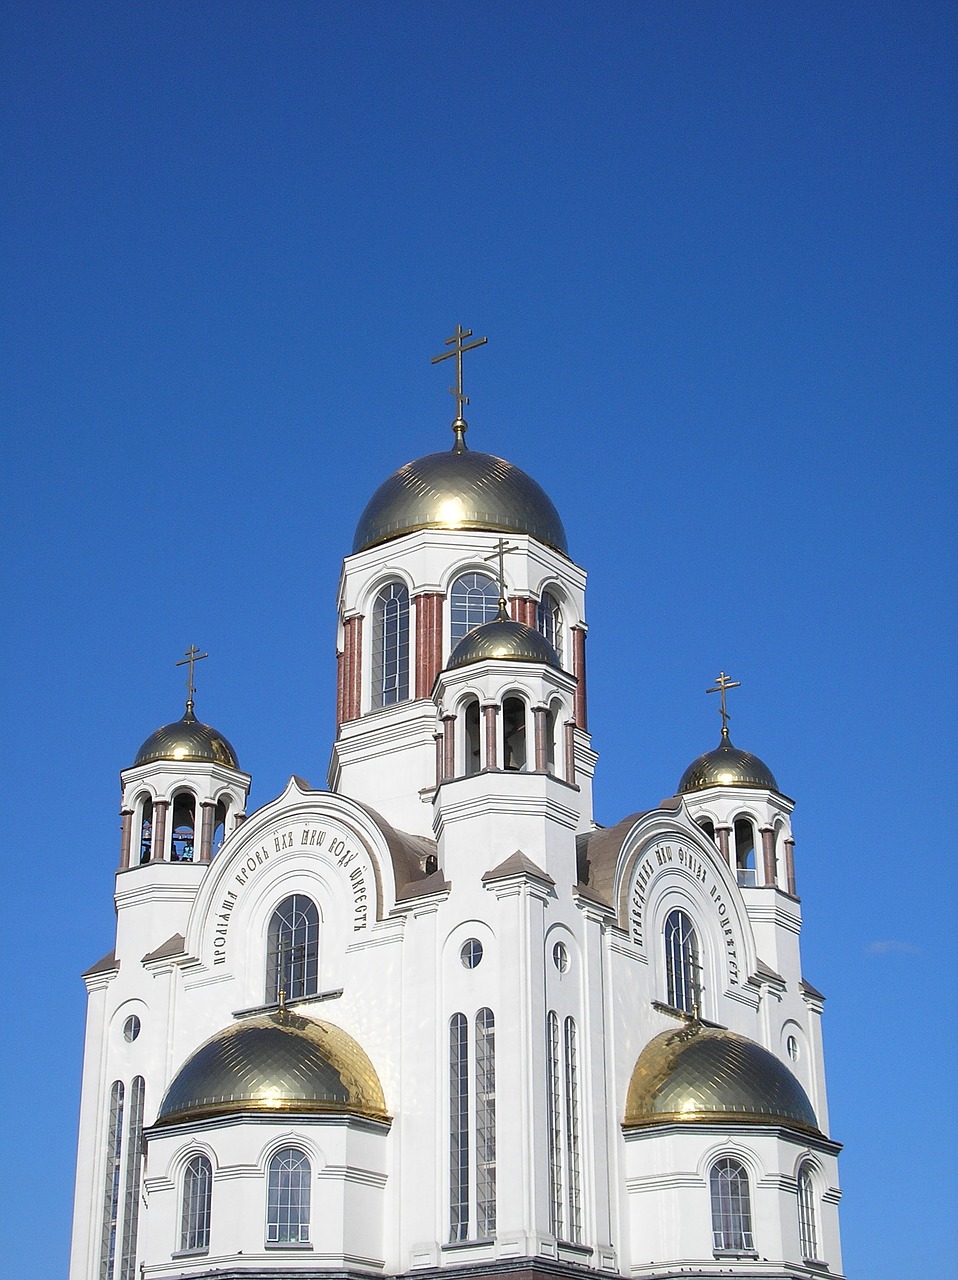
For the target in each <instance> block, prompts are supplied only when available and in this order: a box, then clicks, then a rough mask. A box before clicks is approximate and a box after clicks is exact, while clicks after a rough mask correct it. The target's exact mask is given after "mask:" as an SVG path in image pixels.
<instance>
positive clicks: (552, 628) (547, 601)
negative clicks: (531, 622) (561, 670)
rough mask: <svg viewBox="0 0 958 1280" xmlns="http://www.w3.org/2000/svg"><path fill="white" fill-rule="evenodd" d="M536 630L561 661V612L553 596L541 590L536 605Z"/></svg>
mask: <svg viewBox="0 0 958 1280" xmlns="http://www.w3.org/2000/svg"><path fill="white" fill-rule="evenodd" d="M536 630H537V631H540V632H541V633H542V635H544V636H545V638H546V639H547V640H548V641H549V643H550V644H551V645H552V647H553V649H555V651H556V653H557V654H558V655H559V661H560V662H561V661H562V614H561V613H560V612H559V603H558V601H557V600H556V598H555V596H553V595H551V594H550V593H549V592H548V591H543V593H542V599H541V600H540V601H539V603H538V604H537V605H536Z"/></svg>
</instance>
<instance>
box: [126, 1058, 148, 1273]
mask: <svg viewBox="0 0 958 1280" xmlns="http://www.w3.org/2000/svg"><path fill="white" fill-rule="evenodd" d="M145 1088H146V1084H145V1081H144V1079H143V1077H142V1076H134V1077H133V1084H132V1085H131V1086H130V1108H129V1110H130V1118H129V1120H128V1121H127V1125H128V1128H127V1137H126V1185H125V1188H124V1194H123V1247H122V1249H121V1252H120V1280H133V1277H134V1276H135V1274H136V1231H137V1225H138V1222H139V1217H140V1179H141V1177H142V1174H143V1095H144V1092H145Z"/></svg>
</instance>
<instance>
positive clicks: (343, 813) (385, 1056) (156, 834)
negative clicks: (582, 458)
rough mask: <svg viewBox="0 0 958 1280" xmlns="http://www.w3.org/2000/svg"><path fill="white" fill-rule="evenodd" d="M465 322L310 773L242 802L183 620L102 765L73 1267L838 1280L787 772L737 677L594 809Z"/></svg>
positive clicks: (361, 537)
mask: <svg viewBox="0 0 958 1280" xmlns="http://www.w3.org/2000/svg"><path fill="white" fill-rule="evenodd" d="M471 337H472V333H471V331H470V330H463V329H462V328H461V327H457V330H456V333H455V334H454V335H453V337H452V338H450V339H448V341H447V343H446V347H447V348H448V349H447V350H445V351H444V352H443V353H442V354H441V355H440V356H437V357H436V361H438V360H440V359H446V358H447V357H448V358H452V359H454V360H455V368H456V375H457V376H456V386H455V387H454V388H452V390H453V394H454V396H455V398H456V417H455V420H454V422H453V443H452V447H451V449H448V450H442V451H440V452H437V453H433V454H430V455H429V456H427V457H424V458H420V459H418V460H416V461H413V462H410V463H407V464H406V465H405V466H403V467H401V468H400V469H399V470H398V471H397V472H395V474H393V475H391V476H390V477H389V478H388V479H386V480H385V481H384V482H383V483H382V484H381V485H380V486H379V488H378V489H377V490H376V491H375V492H374V493H373V495H372V497H371V498H370V499H369V502H368V504H367V506H366V508H365V510H364V511H363V512H362V514H361V516H360V518H359V522H358V525H357V527H356V534H355V538H354V541H353V545H352V549H351V551H350V552H349V554H348V555H347V556H346V558H345V560H344V562H343V569H342V576H341V579H340V583H339V592H338V598H337V601H336V609H337V613H338V622H337V628H338V630H337V646H336V649H337V662H338V671H337V686H336V687H337V705H336V725H337V728H336V737H335V741H334V742H333V744H332V750H331V758H330V765H329V772H328V777H327V786H326V788H325V789H316V788H315V787H313V786H311V785H310V784H309V783H307V782H305V781H304V780H302V779H301V778H298V777H295V776H294V777H291V778H290V779H289V782H288V784H287V786H286V788H285V790H284V791H283V793H282V794H281V795H279V796H277V797H276V798H275V799H272V800H270V801H269V802H268V803H266V804H264V805H263V806H262V807H261V808H259V809H257V810H256V811H255V812H250V811H248V808H247V797H248V794H249V788H250V783H251V778H250V775H249V774H247V773H244V772H243V770H242V768H241V766H240V755H238V754H237V751H236V749H234V747H233V745H232V744H231V743H230V741H229V740H228V739H227V737H225V736H224V734H223V733H221V732H220V731H219V730H217V729H214V728H212V727H211V726H210V725H208V724H205V723H203V722H202V721H201V720H200V719H198V718H197V715H196V705H195V698H194V692H195V685H194V679H193V672H194V663H195V662H196V661H199V660H200V659H201V658H202V657H204V656H205V655H203V654H201V653H200V652H199V651H198V650H197V649H196V648H195V647H193V646H191V648H190V649H189V650H188V652H187V655H186V658H185V659H184V662H185V663H187V664H188V667H189V680H188V686H187V687H188V697H187V701H186V708H185V711H184V714H183V715H182V717H181V718H180V719H178V720H174V721H173V722H172V723H170V724H166V725H164V726H163V727H162V728H159V729H157V730H156V731H155V732H154V733H152V734H150V736H149V737H147V738H146V740H145V741H144V742H143V744H142V746H141V747H140V748H139V750H138V751H137V752H136V753H135V755H134V754H133V752H132V751H131V756H132V761H131V763H130V764H129V766H128V767H126V768H123V769H122V771H121V773H120V782H121V788H122V799H121V812H122V836H121V847H120V850H119V860H118V870H117V873H116V885H115V904H116V940H115V946H114V947H113V948H112V949H111V950H110V952H109V953H108V954H107V955H106V956H104V958H103V959H102V960H100V961H99V962H98V963H96V964H94V965H93V966H92V967H91V968H90V969H88V970H87V971H86V973H85V974H84V975H83V977H84V982H85V984H86V988H87V993H88V1012H87V1025H86V1038H85V1046H84V1062H83V1084H82V1096H81V1109H80V1127H79V1150H78V1160H77V1167H78V1176H77V1189H76V1203H75V1217H74V1227H73V1242H72V1258H71V1280H173V1278H174V1277H176V1278H178V1277H189V1278H191V1280H200V1278H204V1280H205V1278H207V1277H213V1276H216V1277H217V1278H218V1280H241V1278H247V1280H287V1278H290V1277H296V1278H300V1277H302V1278H304V1280H305V1278H306V1277H310V1278H312V1277H336V1278H337V1280H345V1277H347V1276H348V1277H355V1278H357V1280H359V1278H360V1277H374V1276H386V1277H398V1276H403V1277H411V1276H413V1275H419V1276H422V1277H423V1278H424V1280H425V1278H426V1277H431V1278H434V1277H436V1276H437V1275H438V1273H440V1272H445V1273H448V1274H450V1275H455V1276H457V1277H462V1280H467V1278H470V1280H471V1278H472V1277H479V1276H484V1275H489V1276H493V1275H494V1276H497V1277H502V1278H503V1280H520V1277H521V1280H533V1277H536V1276H540V1277H543V1278H545V1277H557V1278H558V1277H568V1278H570V1280H572V1278H573V1277H580V1278H581V1280H588V1278H590V1277H602V1276H604V1277H615V1276H631V1277H648V1280H671V1278H672V1277H678V1276H682V1277H699V1278H701V1280H713V1278H717V1277H720V1276H721V1277H728V1276H748V1277H752V1278H758V1280H773V1278H774V1280H786V1278H795V1280H797V1278H799V1277H815V1276H826V1275H828V1276H831V1277H840V1275H841V1269H842V1268H841V1252H840V1244H839V1226H838V1203H839V1199H840V1194H841V1193H840V1190H839V1182H838V1168H837V1157H838V1152H839V1146H838V1144H837V1143H836V1142H835V1141H833V1140H832V1138H831V1137H830V1136H829V1126H828V1107H827V1100H826V1088H825V1068H824V1058H823V1049H822V1032H821V1021H822V1010H823V1003H824V997H823V996H822V994H821V993H820V992H818V991H817V990H816V989H815V988H814V987H813V986H812V985H811V984H810V983H808V982H807V981H805V979H804V977H803V975H802V967H801V958H800V950H799V938H800V933H801V925H802V912H801V905H800V899H799V896H798V892H797V872H798V870H799V868H797V865H796V857H795V842H794V839H793V836H792V826H791V815H792V809H793V807H794V802H793V801H792V800H791V799H789V798H788V796H786V795H785V794H784V793H783V792H782V791H781V790H780V789H779V786H778V783H777V781H776V778H775V776H774V774H773V773H772V772H771V770H770V769H769V767H768V766H767V765H766V764H764V763H763V762H762V761H761V760H760V759H758V757H756V756H755V755H753V754H751V753H749V752H748V751H744V750H742V749H741V748H739V747H737V746H734V745H733V744H732V741H731V738H730V735H729V731H728V723H727V714H726V702H725V700H726V694H727V691H728V690H729V689H731V688H733V687H734V685H735V683H736V682H735V681H732V680H731V679H730V678H729V677H728V676H727V675H725V673H724V672H723V673H721V674H720V675H719V677H718V679H717V680H716V682H715V687H714V690H713V691H714V692H716V693H718V695H719V700H720V705H721V711H722V725H723V727H722V733H721V738H720V740H719V742H718V745H717V746H715V747H714V748H713V749H711V750H708V751H706V752H705V753H704V754H703V755H701V756H700V757H699V758H698V759H696V760H695V761H693V762H692V763H691V764H690V765H689V766H688V768H687V769H686V770H685V772H684V773H683V774H682V776H681V778H679V779H677V785H676V789H675V794H674V796H672V797H671V798H670V799H667V800H665V801H663V802H662V803H661V804H659V805H658V806H657V807H652V808H648V807H645V808H643V807H641V806H642V805H643V803H645V802H647V801H648V799H649V798H648V797H636V811H635V812H634V813H631V814H629V815H628V816H623V817H622V819H621V820H620V821H618V822H617V823H616V824H615V825H614V826H609V827H600V826H598V825H597V824H596V823H595V821H594V819H593V814H592V782H593V775H594V771H595V767H596V763H597V755H596V753H595V752H594V750H593V747H592V742H591V739H590V736H589V708H588V696H587V683H586V636H587V629H588V628H587V615H586V604H585V585H586V573H585V570H584V569H583V568H582V567H580V566H579V565H578V564H577V563H576V562H575V560H574V559H573V558H572V554H571V550H570V548H569V546H568V544H567V541H566V534H565V530H564V528H563V524H562V519H561V517H560V514H559V512H558V511H557V510H556V508H555V506H554V505H553V503H552V502H551V501H550V499H549V497H548V496H547V494H546V493H545V492H544V491H543V489H542V488H540V486H539V485H538V484H537V483H536V481H535V480H533V479H532V478H531V477H530V476H528V475H526V474H525V473H524V472H523V471H521V470H519V469H518V468H517V467H515V466H513V465H511V464H510V463H509V462H506V461H504V460H503V459H501V458H498V457H494V456H492V455H490V454H487V453H481V452H478V451H477V450H474V449H471V448H469V447H468V446H467V444H466V422H465V419H464V417H463V410H464V406H465V405H466V404H467V403H468V400H467V398H466V397H465V396H464V395H463V392H462V385H463V384H462V365H463V354H464V353H465V352H467V351H470V350H472V349H474V348H475V347H477V346H479V345H481V344H482V343H483V342H484V341H485V339H477V340H474V341H471V342H470V341H467V339H470V338H471ZM200 709H201V710H202V707H201V708H200ZM157 718H159V716H158V717H157ZM137 736H138V735H135V736H134V739H133V741H134V742H135V741H136V737H137ZM131 745H132V744H131ZM241 745H242V744H241ZM704 745H706V744H704V743H703V746H704Z"/></svg>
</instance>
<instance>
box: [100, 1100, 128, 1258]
mask: <svg viewBox="0 0 958 1280" xmlns="http://www.w3.org/2000/svg"><path fill="white" fill-rule="evenodd" d="M122 1151H123V1081H122V1080H114V1081H113V1084H112V1086H111V1088H110V1118H109V1123H108V1125H107V1131H106V1168H105V1170H104V1176H103V1214H102V1217H101V1220H100V1270H99V1274H100V1280H113V1269H114V1264H115V1262H116V1233H117V1227H118V1226H119V1222H120V1168H121V1164H120V1157H121V1154H122Z"/></svg>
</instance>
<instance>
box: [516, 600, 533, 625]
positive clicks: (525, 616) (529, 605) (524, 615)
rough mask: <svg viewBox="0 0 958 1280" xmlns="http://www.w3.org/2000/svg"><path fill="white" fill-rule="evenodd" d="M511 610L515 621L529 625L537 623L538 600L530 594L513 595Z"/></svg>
mask: <svg viewBox="0 0 958 1280" xmlns="http://www.w3.org/2000/svg"><path fill="white" fill-rule="evenodd" d="M509 612H510V614H511V616H512V620H513V622H524V623H525V625H526V626H527V627H534V626H535V625H536V602H535V600H533V599H532V598H531V597H530V596H513V597H512V599H511V600H510V601H509Z"/></svg>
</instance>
